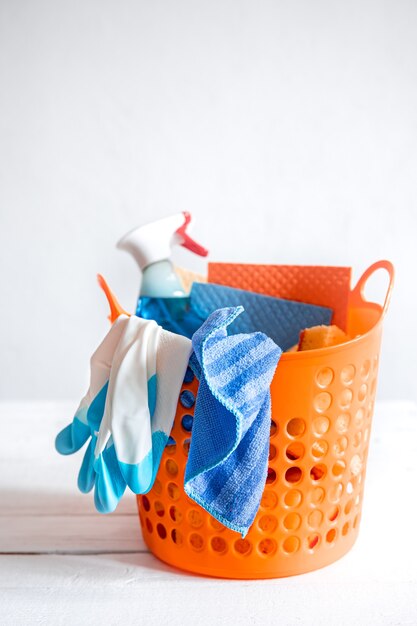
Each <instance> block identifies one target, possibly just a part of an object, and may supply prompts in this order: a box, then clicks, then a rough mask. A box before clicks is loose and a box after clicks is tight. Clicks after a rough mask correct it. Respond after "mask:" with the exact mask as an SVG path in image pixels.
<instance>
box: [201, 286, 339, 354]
mask: <svg viewBox="0 0 417 626" xmlns="http://www.w3.org/2000/svg"><path fill="white" fill-rule="evenodd" d="M190 299H191V304H190V306H191V309H192V310H193V313H194V315H195V316H196V317H200V319H201V320H205V319H207V318H208V316H209V315H210V313H213V311H215V310H216V309H220V308H222V307H236V306H239V305H241V306H243V307H244V309H245V314H244V315H241V316H239V317H238V318H237V319H236V321H235V322H234V324H233V329H232V331H231V334H235V333H251V332H254V331H261V332H263V333H265V334H266V335H268V337H270V338H271V339H273V340H274V341H275V343H277V344H278V345H279V346H280V347H281V348H282V349H283V350H284V351H285V350H288V349H289V348H291V347H292V346H294V345H295V344H297V343H298V340H299V335H300V332H301V331H302V330H304V329H305V328H310V327H311V326H318V325H319V324H326V325H327V324H330V322H331V319H332V315H333V311H332V309H329V308H327V307H322V306H316V305H313V304H305V303H303V302H295V301H293V300H284V299H282V298H274V297H272V296H264V295H262V294H258V293H253V292H252V291H245V290H244V289H234V288H233V287H225V286H223V285H216V284H214V283H193V286H192V289H191V294H190Z"/></svg>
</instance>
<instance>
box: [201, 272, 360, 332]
mask: <svg viewBox="0 0 417 626" xmlns="http://www.w3.org/2000/svg"><path fill="white" fill-rule="evenodd" d="M351 272H352V270H351V268H350V267H332V266H325V265H323V266H320V265H254V264H245V263H209V265H208V282H209V283H217V284H219V285H228V286H229V287H236V288H237V289H246V290H248V291H255V292H256V293H262V294H264V295H267V296H275V297H277V298H285V299H287V300H297V301H298V302H306V303H307V304H318V305H320V306H327V307H330V308H331V309H333V311H334V314H333V319H332V323H333V324H336V325H337V326H339V328H342V329H343V330H346V326H347V311H348V301H349V295H350V279H351Z"/></svg>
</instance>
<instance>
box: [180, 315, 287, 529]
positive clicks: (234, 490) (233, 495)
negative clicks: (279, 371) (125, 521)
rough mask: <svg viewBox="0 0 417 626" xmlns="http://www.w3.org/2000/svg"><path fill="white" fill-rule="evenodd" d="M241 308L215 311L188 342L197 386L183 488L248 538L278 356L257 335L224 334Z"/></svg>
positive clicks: (264, 459)
mask: <svg viewBox="0 0 417 626" xmlns="http://www.w3.org/2000/svg"><path fill="white" fill-rule="evenodd" d="M243 310H244V309H243V307H241V306H238V307H236V308H224V309H220V310H218V311H215V312H214V313H213V314H212V315H210V317H209V318H208V319H207V321H206V322H205V323H204V324H203V325H202V326H201V328H200V329H199V330H198V331H197V332H196V333H195V334H194V336H193V338H192V343H193V349H194V352H193V355H192V358H191V362H190V363H191V366H192V368H193V369H194V371H195V374H196V376H197V377H198V378H199V381H200V384H199V389H198V395H197V400H196V406H195V412H194V423H193V431H192V437H191V444H190V450H189V456H188V461H187V466H186V470H185V481H184V489H185V492H186V493H187V494H188V495H189V496H190V498H192V499H193V500H195V502H197V503H198V504H199V505H201V506H202V507H203V508H204V509H206V510H207V511H208V512H209V513H210V514H211V515H213V517H215V518H216V519H218V520H219V521H220V522H221V523H222V524H224V525H225V526H227V527H228V528H231V529H232V530H235V531H237V532H239V533H241V534H242V536H245V535H246V533H247V531H248V530H249V527H250V526H251V524H252V522H253V520H254V518H255V515H256V513H257V510H258V508H259V504H260V501H261V496H262V491H263V489H264V486H265V480H266V476H267V468H268V452H269V432H270V425H271V399H270V391H269V387H270V384H271V380H272V377H273V375H274V372H275V369H276V366H277V363H278V360H279V358H280V356H281V354H282V350H281V349H280V348H279V347H278V346H277V345H276V344H275V343H274V342H273V341H272V339H270V338H269V337H267V336H266V335H264V334H263V333H260V332H256V333H253V334H239V335H233V336H227V330H226V329H227V327H228V326H229V324H231V323H232V322H233V321H234V320H235V319H236V318H237V317H238V315H240V313H242V311H243ZM242 317H243V315H242Z"/></svg>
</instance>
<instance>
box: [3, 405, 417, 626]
mask: <svg viewBox="0 0 417 626" xmlns="http://www.w3.org/2000/svg"><path fill="white" fill-rule="evenodd" d="M74 408H75V403H74V404H72V405H69V404H66V405H65V404H56V403H55V404H54V403H43V404H0V624H1V625H9V624H10V625H13V626H16V625H19V624H24V625H25V626H26V625H31V624H53V625H54V626H59V625H61V624H69V625H71V626H76V625H77V624H84V623H89V624H123V625H124V626H125V625H126V624H135V625H142V624H146V625H148V624H158V625H159V624H169V625H170V626H175V625H177V624H178V625H183V624H198V625H199V624H234V625H235V626H237V625H240V624H264V625H269V624H279V625H281V626H285V625H292V624H294V625H297V626H299V625H300V624H308V625H309V626H316V625H321V624H323V625H326V626H333V625H336V624H337V625H338V626H339V625H340V626H343V625H344V624H346V625H348V624H349V626H351V624H352V623H355V624H359V625H366V626H368V625H373V624H375V625H378V626H381V625H383V624H413V625H415V624H417V549H416V545H417V515H416V513H417V507H416V497H417V472H416V468H417V407H416V406H414V405H412V404H410V403H397V404H379V405H377V408H376V414H375V417H374V427H373V433H372V435H373V436H372V439H371V449H370V455H369V466H368V475H367V484H366V489H365V499H364V511H363V516H362V522H361V532H360V536H359V539H358V541H357V543H356V545H355V546H354V548H353V549H352V550H351V552H350V553H349V554H348V555H346V556H345V557H344V558H343V559H341V560H340V561H338V562H337V563H335V564H334V565H331V566H329V567H327V568H324V569H322V570H319V571H317V572H312V573H310V574H304V575H302V576H296V577H293V578H287V579H278V580H268V581H225V580H216V579H209V578H203V577H199V576H192V575H187V574H184V573H181V572H178V571H176V570H174V569H171V568H170V567H168V566H166V565H164V564H163V563H160V562H159V561H158V560H156V559H155V558H154V557H153V556H152V555H151V554H149V552H148V551H147V550H146V548H145V546H144V544H143V541H142V538H141V535H140V528H139V524H138V518H137V513H136V504H135V500H134V497H133V496H125V497H124V499H123V500H122V502H121V504H120V506H119V508H118V509H117V511H116V512H115V513H113V514H112V515H107V516H103V515H99V514H98V513H96V512H95V509H94V506H93V502H92V496H91V494H90V495H87V496H85V495H82V494H80V493H79V492H78V491H77V488H76V475H77V472H78V467H79V464H80V461H81V455H80V454H77V455H74V456H72V457H66V458H64V457H61V456H59V455H58V454H57V453H56V452H55V450H54V437H55V435H56V433H57V432H58V430H59V429H60V428H62V427H63V426H64V425H65V424H66V423H68V421H69V420H70V418H71V416H72V412H73V410H74Z"/></svg>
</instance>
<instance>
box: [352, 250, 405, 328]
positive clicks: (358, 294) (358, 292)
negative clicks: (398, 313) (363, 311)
mask: <svg viewBox="0 0 417 626" xmlns="http://www.w3.org/2000/svg"><path fill="white" fill-rule="evenodd" d="M379 269H384V270H385V271H387V272H388V275H389V284H388V289H387V293H386V295H385V300H384V304H383V305H382V314H381V316H384V315H385V313H386V312H387V310H388V306H389V303H390V299H391V293H392V288H393V286H394V274H395V272H394V266H393V264H392V263H391V262H390V261H385V260H384V261H377V262H376V263H373V264H372V265H370V266H369V267H368V269H367V270H365V271H364V273H363V274H362V276H361V277H360V279H359V280H358V282H357V284H356V286H355V287H354V289H352V291H351V294H350V295H351V302H352V303H353V304H354V305H355V304H356V305H359V306H360V305H363V304H364V303H365V302H368V301H367V300H366V298H365V296H364V294H365V286H366V283H367V282H368V279H369V278H370V277H371V276H372V275H373V274H374V273H375V272H376V271H377V270H379ZM378 306H379V305H378Z"/></svg>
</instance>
